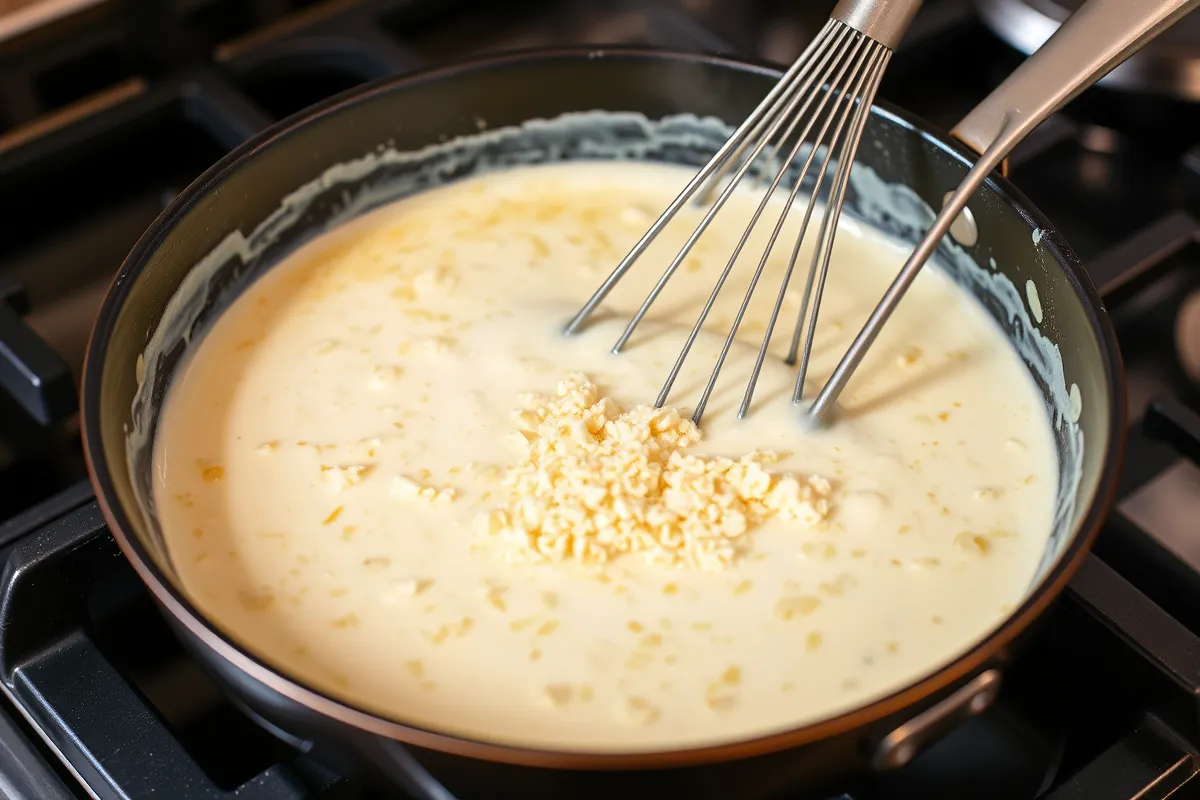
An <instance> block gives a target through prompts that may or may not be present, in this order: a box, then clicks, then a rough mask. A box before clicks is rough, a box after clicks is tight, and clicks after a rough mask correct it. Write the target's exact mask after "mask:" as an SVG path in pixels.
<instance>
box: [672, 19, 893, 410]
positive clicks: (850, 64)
mask: <svg viewBox="0 0 1200 800" xmlns="http://www.w3.org/2000/svg"><path fill="white" fill-rule="evenodd" d="M866 42H869V40H868V39H866V37H859V41H858V42H857V43H856V46H855V48H854V49H853V50H851V51H849V53H848V56H847V57H846V58H844V59H842V61H841V65H840V67H839V68H838V70H837V74H836V75H835V76H834V78H833V79H832V80H831V81H830V82H829V86H828V88H827V89H826V90H825V91H823V92H820V93H819V94H820V97H821V102H820V103H819V104H818V106H817V108H816V109H815V111H814V114H813V115H811V116H810V117H808V124H807V125H806V126H805V128H804V130H803V132H802V133H801V134H800V136H799V137H798V138H797V139H796V141H795V143H794V144H793V146H792V149H791V152H790V153H789V154H788V156H787V158H786V159H784V160H783V163H782V164H781V165H780V167H779V170H778V172H777V173H776V175H775V178H774V180H773V181H772V182H771V184H770V186H769V187H768V188H767V191H766V192H765V193H764V194H763V197H762V199H761V200H760V201H759V205H758V208H757V210H756V212H755V214H754V216H753V217H752V218H751V220H750V223H749V225H747V227H746V230H745V232H744V233H743V234H742V239H741V241H740V242H739V243H738V246H737V248H736V249H735V250H734V254H733V257H732V258H731V259H730V261H729V264H728V265H727V266H726V272H725V273H724V274H723V275H722V276H721V278H720V279H719V281H718V285H717V291H720V289H721V287H722V286H723V285H724V283H725V280H726V278H727V277H728V273H729V270H730V269H731V268H732V266H733V262H734V261H735V260H736V259H737V258H738V257H739V256H740V254H741V250H742V248H743V247H744V245H745V243H746V240H747V239H748V238H749V236H750V234H751V232H752V231H753V230H754V228H755V227H756V226H757V225H758V220H759V217H760V215H761V214H762V212H763V210H764V209H765V208H766V206H767V204H768V203H769V202H770V200H771V199H772V198H773V197H774V196H775V191H776V189H777V188H778V186H779V184H780V182H781V181H782V180H783V178H784V176H785V175H786V174H787V173H788V172H789V171H790V170H791V169H792V164H793V162H794V161H795V159H796V156H797V154H798V153H799V151H800V148H801V147H802V146H803V145H804V144H805V142H806V141H807V137H808V135H809V133H810V132H811V130H812V128H813V126H814V125H815V123H816V122H817V120H818V119H819V118H822V117H823V119H824V123H823V124H822V126H821V129H820V131H819V132H818V134H817V136H816V138H815V140H814V144H813V146H812V149H811V151H810V153H809V155H808V157H807V158H806V159H805V162H804V165H803V166H802V167H801V170H800V172H799V174H798V175H797V176H796V178H795V180H794V182H793V183H792V188H791V191H790V192H789V193H788V197H787V200H786V201H785V202H784V204H783V208H782V209H781V210H780V213H779V216H778V218H777V219H776V221H775V226H774V228H773V229H772V231H771V235H770V237H769V238H768V240H767V244H766V246H765V247H764V248H763V252H762V255H761V256H760V258H759V261H758V265H757V266H756V267H755V270H754V273H753V274H752V275H751V278H750V282H749V284H748V285H747V288H746V292H745V294H744V296H743V297H742V302H741V304H740V306H739V307H738V310H737V313H736V314H735V316H734V319H733V322H732V324H731V326H730V330H729V333H728V334H727V336H726V337H725V341H724V342H723V344H722V347H721V351H720V353H719V354H718V356H717V360H716V363H715V364H714V366H713V369H712V372H711V373H710V374H709V378H708V382H707V383H706V385H705V387H704V391H703V393H702V394H701V396H700V400H699V402H698V403H697V405H696V408H695V411H694V412H693V415H692V419H693V421H695V422H696V424H699V423H700V418H701V417H702V416H703V414H704V410H705V408H706V407H707V405H708V401H709V399H710V398H711V396H712V393H713V391H714V390H715V388H716V384H717V379H718V377H719V376H720V373H721V370H722V368H723V367H724V365H725V360H726V359H727V358H728V356H729V352H730V350H731V349H732V347H733V343H734V341H735V339H736V337H737V333H738V330H739V329H740V328H741V324H742V320H743V319H744V318H745V315H746V311H747V309H748V308H749V307H750V302H751V301H752V300H753V297H754V292H755V290H756V289H757V288H758V282H759V280H760V279H761V277H762V274H763V272H764V270H765V269H766V265H767V262H768V260H769V259H770V256H771V253H772V252H773V251H774V248H775V244H776V243H777V241H778V239H779V235H780V233H781V232H782V230H783V226H784V224H785V223H786V221H787V217H788V213H789V212H790V211H791V210H792V208H793V203H794V202H795V200H796V197H797V195H798V194H799V192H800V189H801V188H802V186H803V184H804V179H805V177H806V176H807V174H808V170H809V169H810V167H811V165H812V162H813V157H814V155H815V153H816V152H817V149H818V145H819V144H820V143H821V142H822V141H823V140H824V138H825V134H826V132H828V130H829V126H830V123H831V122H832V121H833V119H834V117H835V116H838V117H839V121H838V124H837V126H836V127H835V129H834V134H833V139H832V141H831V142H830V147H832V146H833V145H834V144H836V142H837V138H838V136H839V135H840V131H841V128H842V127H843V125H844V124H845V120H846V116H847V113H848V112H849V110H850V108H851V107H852V106H853V105H854V100H855V98H856V96H857V94H858V92H859V90H860V89H861V88H862V85H863V83H864V81H865V80H866V78H867V76H868V74H869V72H868V71H863V70H862V66H863V64H864V62H867V63H869V57H870V60H874V57H873V56H871V55H870V54H871V53H872V49H873V48H872V47H870V46H867V47H863V46H862V45H863V44H865V43H866ZM869 69H870V67H869V66H868V70H869ZM848 70H849V72H850V78H849V80H848V81H846V82H845V83H843V78H844V77H845V76H846V73H847V71H848ZM830 100H833V105H832V107H831V108H830V109H829V112H828V113H827V114H822V112H824V111H825V106H826V105H827V104H828V103H829V102H830ZM839 106H841V113H840V114H838V113H837V112H838V108H839ZM801 114H803V111H802V112H801ZM826 163H827V162H826ZM823 177H824V172H823V171H822V174H821V176H820V177H818V181H817V182H818V185H819V184H820V181H821V180H822V179H823ZM811 206H812V203H808V204H806V208H805V216H804V219H803V220H802V225H801V230H800V232H799V233H798V234H797V241H799V239H800V238H802V237H803V235H804V230H803V229H804V228H805V227H807V223H808V219H810V217H811ZM793 260H794V256H793ZM790 266H791V264H789V267H790ZM790 273H791V269H790V268H789V270H788V271H787V274H786V275H785V277H784V279H783V285H782V287H781V290H780V297H779V298H777V303H776V309H775V311H774V313H773V314H772V320H771V321H770V322H769V323H768V326H767V330H766V332H765V333H764V335H763V342H762V345H761V346H760V348H759V357H758V359H757V360H756V362H755V368H754V371H753V372H752V373H751V377H750V381H749V382H748V383H747V389H746V395H745V396H744V397H743V400H742V405H741V406H740V407H739V410H738V416H739V418H740V417H743V416H745V411H746V409H747V408H748V407H749V403H750V400H749V398H751V397H752V396H753V392H754V385H755V384H756V383H757V381H758V376H759V374H760V373H761V370H762V363H763V360H764V359H765V353H766V351H767V349H768V347H769V346H770V340H771V333H772V330H773V328H774V322H775V320H776V319H777V315H778V307H779V306H780V305H781V304H782V300H781V299H780V298H782V297H783V296H784V295H785V294H786V291H787V283H788V281H789V278H790ZM715 298H716V292H714V294H713V296H712V297H711V298H710V300H709V304H708V305H707V306H706V307H705V309H704V312H703V313H702V314H701V317H700V319H699V320H698V321H697V323H696V329H695V330H694V331H693V337H694V336H695V333H696V332H698V330H699V328H700V327H701V326H702V325H703V323H704V322H705V318H706V317H707V316H708V312H709V310H710V309H711V306H712V303H713V301H714V300H715ZM689 346H690V343H689ZM683 355H686V349H685V352H684V354H683ZM681 364H682V358H681V359H680V362H679V363H678V364H677V367H676V370H675V372H678V368H679V366H681ZM673 377H674V376H672V378H673Z"/></svg>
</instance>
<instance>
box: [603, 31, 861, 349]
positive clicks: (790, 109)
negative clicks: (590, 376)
mask: <svg viewBox="0 0 1200 800" xmlns="http://www.w3.org/2000/svg"><path fill="white" fill-rule="evenodd" d="M842 33H843V34H844V31H843V32H842ZM841 38H844V35H843V36H842V37H841ZM835 43H836V40H835ZM835 52H837V51H836V48H834V49H831V50H830V51H829V52H828V53H826V54H825V55H824V56H823V57H822V58H821V59H820V64H819V66H823V65H824V63H825V62H826V60H827V59H828V58H829V56H830V55H831V54H832V53H835ZM816 77H817V73H816V71H815V70H814V71H812V72H811V73H810V74H809V75H808V76H807V77H806V78H805V79H804V82H803V84H802V85H801V88H800V90H799V91H797V92H796V93H795V94H793V95H791V96H790V97H787V99H786V104H785V105H784V107H783V109H782V111H781V112H780V113H776V114H774V116H773V120H774V121H773V122H772V123H771V125H770V127H769V128H768V129H767V132H766V135H765V136H764V137H763V138H762V140H761V141H759V142H758V143H757V144H756V145H755V146H754V149H753V151H752V152H751V153H750V157H749V158H748V159H746V160H745V161H743V162H742V163H741V165H740V166H738V168H737V170H736V171H735V172H734V174H733V177H732V178H730V180H729V183H728V185H726V186H725V188H724V189H722V190H721V193H720V195H718V196H717V199H716V200H715V201H714V202H713V204H712V205H711V206H710V207H709V209H708V211H707V212H705V214H704V217H703V218H702V219H701V220H700V224H699V225H697V226H696V229H695V230H694V231H692V235H691V236H689V237H688V239H687V241H686V242H684V244H683V247H681V248H680V249H679V252H678V253H676V255H675V258H674V259H672V261H671V263H670V264H668V265H667V268H666V269H665V270H663V274H662V276H661V277H660V278H659V279H658V282H657V283H656V284H655V285H654V288H653V289H651V290H650V293H649V294H648V295H647V296H646V299H645V300H644V301H643V302H642V305H641V307H639V308H638V310H637V312H636V313H635V314H634V315H633V317H632V318H631V319H630V320H629V324H628V325H626V326H625V330H624V331H623V332H622V333H621V336H620V337H619V338H618V339H617V342H616V344H615V345H613V348H612V352H613V354H614V355H615V354H617V353H620V352H621V350H622V349H623V348H624V347H625V345H626V343H628V341H629V338H630V337H631V336H632V335H633V332H634V331H635V330H636V329H637V326H638V325H639V324H640V323H641V321H642V320H643V319H644V318H645V316H646V314H647V313H648V312H649V311H650V308H651V306H653V305H654V303H655V301H656V300H658V298H659V296H660V295H661V294H662V292H663V289H665V288H666V286H667V283H668V282H670V280H671V278H673V277H674V276H675V273H676V272H678V271H679V267H680V266H681V265H682V264H683V262H684V260H685V259H686V258H687V257H688V255H689V254H690V253H691V251H692V249H693V248H694V247H695V246H696V243H697V242H698V241H699V240H700V237H701V236H703V235H704V232H705V231H707V230H708V227H709V225H711V224H712V221H713V220H714V219H716V217H717V214H719V213H721V209H722V208H724V206H725V203H726V201H728V200H729V198H730V197H732V196H733V193H734V192H735V191H736V190H737V187H738V185H739V184H740V183H741V182H742V179H743V178H744V177H745V176H746V174H747V173H748V172H749V171H750V169H751V167H753V166H754V163H755V161H757V159H758V157H759V156H760V155H762V152H763V150H765V149H766V147H767V145H768V144H770V143H771V140H772V139H773V138H774V137H775V134H776V133H777V132H778V131H779V129H780V128H781V127H783V124H784V122H786V121H788V120H789V119H790V120H792V124H791V125H790V126H789V128H788V132H787V133H785V134H784V136H783V137H781V141H784V140H786V138H787V136H788V135H790V132H791V130H792V129H793V128H794V127H795V124H796V122H797V121H798V120H799V117H800V116H801V115H802V114H803V113H804V110H806V109H807V106H808V104H809V103H811V102H812V99H813V96H812V95H806V93H807V91H808V89H809V87H810V86H811V85H812V84H813V82H814V80H815V78H816ZM806 96H807V102H806V103H805V104H804V108H803V109H801V111H800V113H799V114H797V113H796V112H797V106H798V105H799V104H800V102H801V100H804V99H805V98H806ZM780 101H781V102H784V98H780Z"/></svg>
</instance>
